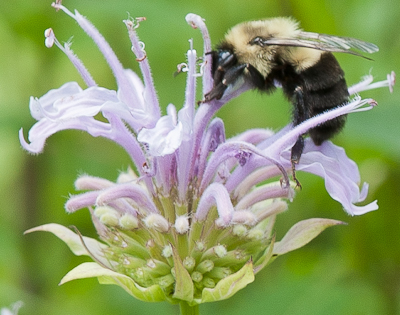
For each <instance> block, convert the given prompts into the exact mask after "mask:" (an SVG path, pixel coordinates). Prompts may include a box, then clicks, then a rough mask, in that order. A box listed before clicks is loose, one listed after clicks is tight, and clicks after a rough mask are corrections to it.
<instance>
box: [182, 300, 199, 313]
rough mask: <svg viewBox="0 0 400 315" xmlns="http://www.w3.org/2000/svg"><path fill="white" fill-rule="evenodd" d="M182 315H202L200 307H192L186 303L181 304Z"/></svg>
mask: <svg viewBox="0 0 400 315" xmlns="http://www.w3.org/2000/svg"><path fill="white" fill-rule="evenodd" d="M179 305H180V309H181V315H200V311H199V305H198V304H196V305H195V306H190V305H189V304H187V303H186V302H181V303H180V304H179Z"/></svg>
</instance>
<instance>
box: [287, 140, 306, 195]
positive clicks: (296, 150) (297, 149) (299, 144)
mask: <svg viewBox="0 0 400 315" xmlns="http://www.w3.org/2000/svg"><path fill="white" fill-rule="evenodd" d="M303 148H304V138H303V136H299V137H298V138H297V141H296V143H295V144H294V146H293V147H292V152H291V156H290V162H291V163H292V176H293V180H294V182H295V183H296V187H299V188H301V184H300V182H299V180H298V179H297V177H296V164H299V161H300V157H301V154H302V153H303Z"/></svg>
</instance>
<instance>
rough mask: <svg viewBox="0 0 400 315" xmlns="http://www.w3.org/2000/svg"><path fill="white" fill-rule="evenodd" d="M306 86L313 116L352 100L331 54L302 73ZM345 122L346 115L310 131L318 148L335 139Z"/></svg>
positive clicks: (337, 64) (325, 55)
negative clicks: (326, 141)
mask: <svg viewBox="0 0 400 315" xmlns="http://www.w3.org/2000/svg"><path fill="white" fill-rule="evenodd" d="M302 76H303V80H304V84H305V86H306V95H305V96H304V97H305V99H306V102H307V103H308V104H309V108H310V116H311V117H312V116H315V115H318V114H320V113H323V112H324V111H326V110H329V109H332V108H335V107H337V106H341V105H344V104H345V103H347V102H348V100H349V92H348V88H347V84H346V81H345V79H344V72H343V70H342V69H341V68H340V66H339V63H338V62H337V60H336V58H335V57H334V56H333V55H332V54H331V53H323V54H322V55H321V59H320V61H319V62H318V63H317V64H316V65H315V66H313V67H311V68H309V69H307V70H306V71H304V72H303V73H302ZM345 122H346V116H340V117H337V118H334V119H332V120H330V121H327V122H325V123H324V124H321V125H319V126H317V127H315V128H313V129H310V130H309V134H310V137H311V139H312V140H313V141H314V143H315V144H316V145H321V144H322V142H324V141H325V140H328V139H330V138H332V137H333V136H334V135H335V134H336V133H338V132H339V131H340V130H341V129H342V128H343V126H344V124H345Z"/></svg>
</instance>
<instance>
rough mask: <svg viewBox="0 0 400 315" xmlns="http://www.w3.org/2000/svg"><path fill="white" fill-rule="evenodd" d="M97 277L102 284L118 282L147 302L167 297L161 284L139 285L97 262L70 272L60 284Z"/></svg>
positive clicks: (85, 264)
mask: <svg viewBox="0 0 400 315" xmlns="http://www.w3.org/2000/svg"><path fill="white" fill-rule="evenodd" d="M94 277H97V278H98V280H99V283H101V284H116V285H118V286H120V287H121V288H123V289H124V290H125V291H126V292H128V293H129V294H130V295H132V296H133V297H135V298H137V299H138V300H141V301H145V302H161V301H164V300H165V299H166V296H165V294H164V291H163V290H162V289H161V287H160V286H159V285H152V286H150V287H148V288H143V287H141V286H139V285H138V284H137V283H135V281H133V279H132V278H130V277H128V276H126V275H124V274H121V273H118V272H115V271H113V270H111V269H107V268H104V267H102V266H100V265H99V264H97V263H95V262H87V263H83V264H80V265H79V266H77V267H75V268H74V269H72V270H71V271H70V272H68V273H67V274H66V275H65V276H64V278H62V279H61V282H60V285H61V284H64V283H66V282H68V281H71V280H76V279H85V278H94Z"/></svg>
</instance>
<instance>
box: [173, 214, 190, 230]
mask: <svg viewBox="0 0 400 315" xmlns="http://www.w3.org/2000/svg"><path fill="white" fill-rule="evenodd" d="M174 226H175V229H176V231H177V232H178V233H179V234H185V233H186V232H187V231H188V230H189V218H188V217H187V215H183V216H179V217H177V218H176V221H175V225H174Z"/></svg>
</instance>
